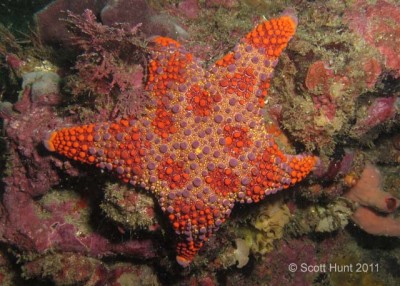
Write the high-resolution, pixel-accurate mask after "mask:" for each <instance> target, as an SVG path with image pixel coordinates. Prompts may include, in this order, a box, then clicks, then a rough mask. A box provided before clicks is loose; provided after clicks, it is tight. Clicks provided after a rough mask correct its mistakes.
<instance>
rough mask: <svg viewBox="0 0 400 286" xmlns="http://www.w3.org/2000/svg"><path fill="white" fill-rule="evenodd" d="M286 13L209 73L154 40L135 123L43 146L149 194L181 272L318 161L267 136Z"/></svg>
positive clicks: (289, 17) (288, 30) (169, 43)
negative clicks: (142, 112) (168, 228)
mask: <svg viewBox="0 0 400 286" xmlns="http://www.w3.org/2000/svg"><path fill="white" fill-rule="evenodd" d="M296 25H297V18H296V16H294V14H293V13H290V12H287V13H284V14H282V16H281V17H279V18H276V19H272V20H269V21H265V22H263V23H261V24H259V25H258V26H257V27H256V28H255V29H253V30H252V31H251V32H250V33H249V34H247V36H246V37H245V38H243V39H242V40H241V41H240V42H239V43H238V44H237V45H236V47H235V48H234V50H233V51H232V52H230V53H228V54H227V55H225V56H224V57H223V58H221V59H220V60H218V61H217V62H216V63H215V64H214V65H213V66H211V67H210V68H209V69H208V70H204V69H203V68H202V66H201V65H200V63H199V61H198V60H196V59H195V58H194V57H193V56H192V55H191V54H190V53H188V52H187V51H186V50H185V49H184V48H183V47H182V46H181V45H180V44H179V43H178V42H176V41H175V40H173V39H170V38H165V37H157V38H155V39H154V41H153V47H152V52H151V55H150V56H151V58H150V61H149V68H148V70H149V75H148V79H147V83H146V89H147V90H148V92H149V94H150V95H151V96H152V98H154V99H155V101H156V104H155V106H154V107H151V108H149V110H148V112H147V115H146V116H145V117H143V118H139V119H138V118H122V119H120V120H117V121H115V122H105V123H97V124H87V125H83V126H76V127H68V128H63V129H61V130H58V131H54V132H52V133H51V135H50V136H49V138H48V139H47V140H46V141H45V145H46V146H47V148H48V149H49V150H51V151H57V152H58V153H60V154H62V155H65V156H67V157H69V158H72V159H74V160H79V161H81V162H85V163H90V164H95V165H96V166H97V167H100V168H102V169H105V170H109V171H113V172H115V173H116V174H117V175H118V176H119V177H120V178H121V179H122V180H123V181H124V182H129V183H131V184H133V185H140V186H142V187H143V188H145V189H147V190H149V191H151V192H152V193H153V194H154V195H155V197H156V198H157V200H158V202H159V204H160V206H161V208H162V210H163V211H164V212H165V213H166V214H167V215H168V218H169V220H170V222H171V224H172V227H173V229H174V230H175V232H176V234H177V236H178V243H177V257H176V259H177V262H178V263H179V264H180V265H182V266H184V267H185V266H187V265H189V263H190V262H191V261H192V260H193V258H194V256H195V255H196V254H197V252H198V250H199V249H200V248H201V247H202V246H203V244H204V242H206V241H207V240H208V239H209V238H210V236H211V235H212V234H213V233H215V232H216V230H217V229H218V228H219V227H220V226H221V224H222V223H224V222H225V220H226V219H227V218H228V217H229V215H230V213H231V210H232V208H233V206H234V204H235V202H239V203H252V202H258V201H260V200H261V199H263V198H264V197H265V196H267V195H270V194H274V193H276V192H277V191H279V190H281V189H286V188H288V187H289V186H290V185H293V184H295V183H296V182H299V181H300V180H302V179H303V178H304V177H305V176H306V175H307V174H308V173H309V172H310V171H311V169H312V168H313V166H314V165H315V163H316V158H315V157H313V156H306V155H297V156H295V155H285V154H283V153H282V152H281V151H280V150H279V149H278V147H277V145H276V144H275V142H274V140H273V138H272V136H271V135H269V134H268V133H267V131H266V127H265V123H264V118H263V115H264V110H263V108H262V107H263V105H264V101H265V98H266V96H267V91H268V88H269V86H270V79H271V77H272V74H273V70H274V67H275V66H276V64H277V59H278V56H279V55H280V54H281V52H282V50H283V49H284V48H285V47H286V45H287V43H288V42H289V40H290V39H291V37H292V36H293V35H294V33H295V29H296Z"/></svg>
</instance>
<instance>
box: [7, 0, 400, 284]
mask: <svg viewBox="0 0 400 286" xmlns="http://www.w3.org/2000/svg"><path fill="white" fill-rule="evenodd" d="M397 2H398V1H394V0H378V1H366V0H357V1H347V0H329V1H324V3H322V1H301V0H300V1H258V0H246V1H236V0H221V1H218V0H206V1H197V0H181V1H143V0H119V1H108V0H103V1H91V0H86V1H78V0H69V1H64V0H56V1H53V2H52V3H49V4H48V6H46V7H45V8H44V9H42V10H40V11H39V12H37V13H36V14H35V15H34V16H33V18H32V19H34V23H35V24H34V31H35V32H34V33H32V35H22V36H21V34H18V33H14V31H13V33H12V32H10V31H11V30H10V28H9V27H5V26H0V62H1V65H0V118H1V120H0V126H1V129H2V136H1V138H0V139H1V141H0V150H1V152H0V158H1V160H0V174H1V175H0V178H1V183H0V193H1V196H0V198H1V203H0V222H1V224H0V284H2V285H26V284H29V285H106V284H107V285H278V284H280V285H343V284H342V283H344V282H343V281H346V282H345V283H347V284H345V285H361V284H362V285H398V284H399V283H400V280H399V276H398V274H397V273H396V272H395V271H393V267H394V266H393V265H397V266H398V265H399V264H400V260H399V257H400V253H399V252H400V247H399V237H400V218H399V208H398V207H399V202H400V201H399V198H400V190H399V187H398V186H399V185H400V181H399V180H400V179H399V176H398V174H399V171H400V167H399V162H400V136H399V130H400V121H399V119H400V114H399V110H400V101H399V94H400V57H399V55H400V35H399V33H400V32H399V31H400V24H399V23H400V6H399V4H398V3H397ZM41 4H43V3H41ZM288 6H290V7H288ZM287 8H290V9H289V10H287ZM282 11H290V12H285V13H289V14H290V15H292V16H291V17H293V19H294V18H296V20H297V21H298V23H297V32H296V34H295V36H294V37H293V39H292V40H291V42H290V43H289V44H288V46H287V48H286V50H285V51H284V52H283V53H282V55H281V56H280V61H279V63H277V65H276V67H275V66H274V68H275V70H274V74H275V76H274V77H273V78H272V79H271V81H270V82H269V81H268V84H269V85H270V89H269V92H268V95H267V96H266V98H265V102H263V103H262V104H263V105H264V109H265V113H263V115H264V116H265V123H263V124H265V127H266V130H267V132H268V134H270V136H271V137H273V139H274V140H275V142H276V145H277V146H278V147H279V149H281V150H283V151H284V153H289V154H296V153H301V152H307V153H309V154H313V155H314V156H316V157H318V162H317V164H316V166H315V167H314V170H313V172H312V174H311V175H310V176H309V177H307V178H306V179H305V180H304V181H302V182H301V183H299V184H296V185H294V186H291V187H290V188H289V189H287V190H283V191H280V192H279V193H278V194H269V195H268V196H267V197H266V198H265V199H264V200H263V201H262V202H259V203H252V204H240V205H237V206H235V207H234V208H233V210H232V213H229V214H228V216H229V220H227V221H226V223H225V224H224V225H223V226H221V228H220V230H219V231H218V232H217V233H216V235H214V236H212V237H210V240H209V241H208V242H206V243H205V245H204V247H202V248H200V250H199V253H198V255H197V256H196V257H194V260H193V262H192V263H191V264H190V266H189V267H186V268H182V267H181V266H180V265H179V264H177V263H176V261H175V259H174V258H175V255H176V254H175V245H176V241H175V238H174V233H175V229H174V226H173V225H172V224H171V223H170V218H167V217H165V216H164V215H163V211H164V210H163V209H162V208H161V207H160V205H159V204H158V202H157V200H156V198H155V197H154V196H152V195H151V194H150V193H149V192H147V191H146V190H145V188H144V186H143V187H140V186H139V187H132V186H131V185H127V184H125V183H124V182H122V181H121V180H118V179H116V178H115V177H114V176H112V175H111V174H109V173H108V172H107V168H103V169H96V168H92V167H91V166H88V165H84V164H81V163H80V162H76V161H72V160H69V159H67V158H65V157H63V156H59V155H56V154H54V153H51V152H49V151H48V149H46V147H47V148H48V147H49V146H46V144H44V143H43V142H44V140H45V139H46V138H49V134H51V132H52V131H54V130H57V129H60V128H64V127H69V126H72V125H74V126H75V125H84V124H93V123H96V122H111V121H115V120H121V118H125V117H131V116H136V117H137V118H138V119H140V118H142V117H146V116H147V112H148V110H149V109H150V108H153V107H154V106H157V105H158V104H160V103H159V102H157V101H156V100H154V98H152V97H151V95H150V92H149V90H148V89H147V88H146V82H147V81H148V80H149V78H151V77H152V76H154V75H155V74H157V72H159V71H157V69H155V70H150V69H149V68H148V66H149V62H151V60H152V58H151V56H149V55H150V54H151V50H150V49H151V48H152V47H151V45H152V40H153V39H154V38H155V37H156V36H165V37H169V38H172V39H173V40H174V41H175V40H176V41H179V42H180V43H181V44H182V45H184V46H185V47H186V49H187V51H188V52H190V53H191V54H193V55H194V56H196V57H197V58H198V59H199V60H200V61H201V64H202V65H203V66H204V67H208V66H211V65H212V64H213V63H214V62H216V60H217V59H221V58H222V57H223V55H225V54H227V53H228V52H229V51H231V50H232V49H233V48H234V46H235V44H236V43H237V42H238V41H239V39H241V38H242V37H243V36H244V35H246V33H248V32H249V31H250V30H251V29H252V28H253V27H254V26H256V25H257V24H258V23H260V22H262V21H263V19H264V17H265V18H267V19H270V18H274V17H276V16H279V15H280V14H281V13H282ZM12 13H17V12H16V11H12ZM294 15H296V16H294ZM0 21H1V20H0ZM228 55H229V53H228ZM222 59H223V60H222V61H221V62H220V63H221V65H225V64H226V66H227V68H228V64H229V63H231V62H230V61H231V60H232V59H230V58H229V56H227V57H223V58H222ZM249 61H252V59H249ZM254 61H255V60H254ZM217 63H218V62H217ZM267 88H268V87H266V89H267ZM222 96H223V95H222ZM199 104H200V103H199ZM199 106H200V105H199ZM202 110H203V109H202ZM234 140H236V139H234ZM238 141H239V139H237V140H236V141H234V142H235V144H236V143H237V142H238ZM45 142H46V141H45ZM241 142H242V141H241ZM243 142H244V143H243ZM243 142H242V143H239V144H250V143H248V142H246V141H243ZM179 143H181V142H179ZM47 144H48V143H47ZM171 144H172V143H171ZM240 146H241V145H240ZM245 147H246V146H245ZM137 151H138V152H140V150H137ZM177 167H179V166H177ZM260 169H262V168H261V167H260ZM264 175H265V176H264V177H267V176H268V173H267V172H266V173H265V174H264ZM221 176H222V175H221ZM224 176H225V177H226V179H233V183H232V185H230V184H228V185H230V186H233V185H234V182H235V181H234V180H235V179H236V180H238V181H239V182H241V179H242V178H239V179H237V178H234V177H233V176H232V177H229V176H228V175H224ZM257 178H258V177H257ZM259 178H260V180H261V179H262V178H263V176H261V175H260V176H259ZM230 182H231V181H229V183H230ZM230 191H231V190H230V188H228V187H227V188H226V190H225V192H226V193H229V192H230ZM357 263H361V264H362V265H367V266H366V267H367V268H368V269H366V270H365V271H364V270H363V271H362V272H361V273H339V272H337V271H336V272H335V271H323V269H322V268H318V266H321V265H326V266H327V265H330V264H337V265H353V267H356V266H357ZM293 264H295V265H296V266H297V267H298V269H297V270H295V271H291V269H289V266H290V265H293ZM302 264H303V265H304V266H305V267H306V266H307V267H311V268H307V269H306V271H301V268H300V267H302ZM377 267H378V268H379V269H378V270H379V271H376V270H377ZM317 268H318V269H317ZM350 274H351V275H350ZM356 274H357V275H356ZM44 283H46V284H44Z"/></svg>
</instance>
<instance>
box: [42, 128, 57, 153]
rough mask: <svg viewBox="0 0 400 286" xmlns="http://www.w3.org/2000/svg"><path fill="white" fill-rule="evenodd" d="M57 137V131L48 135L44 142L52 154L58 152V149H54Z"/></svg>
mask: <svg viewBox="0 0 400 286" xmlns="http://www.w3.org/2000/svg"><path fill="white" fill-rule="evenodd" d="M56 135H57V132H56V131H53V132H50V133H48V134H47V135H46V137H45V139H44V140H43V145H44V147H46V149H47V150H49V151H50V152H54V151H56V148H55V147H54V144H53V139H54V137H55V136H56Z"/></svg>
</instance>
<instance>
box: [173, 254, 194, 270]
mask: <svg viewBox="0 0 400 286" xmlns="http://www.w3.org/2000/svg"><path fill="white" fill-rule="evenodd" d="M176 262H178V264H179V265H180V266H182V267H187V266H188V265H189V264H190V262H191V261H190V260H188V259H186V258H184V257H182V256H179V255H178V256H177V257H176Z"/></svg>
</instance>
